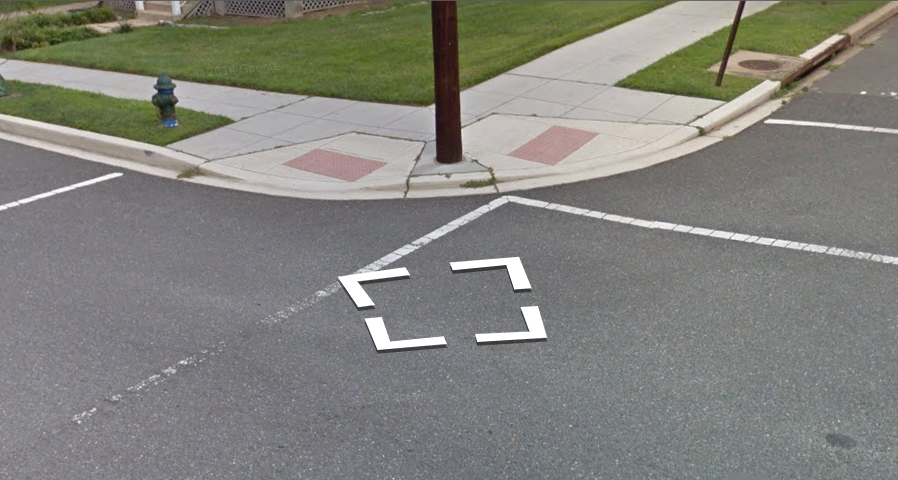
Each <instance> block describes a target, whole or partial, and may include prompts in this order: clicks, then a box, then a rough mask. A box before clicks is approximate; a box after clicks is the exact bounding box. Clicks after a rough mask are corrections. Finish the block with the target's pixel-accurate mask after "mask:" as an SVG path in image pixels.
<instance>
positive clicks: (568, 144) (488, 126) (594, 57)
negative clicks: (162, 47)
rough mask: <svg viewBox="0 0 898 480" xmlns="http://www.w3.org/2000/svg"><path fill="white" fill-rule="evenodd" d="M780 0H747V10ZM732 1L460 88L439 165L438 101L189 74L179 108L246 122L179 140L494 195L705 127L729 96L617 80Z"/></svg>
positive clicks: (100, 80) (307, 188)
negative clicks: (444, 160) (308, 91)
mask: <svg viewBox="0 0 898 480" xmlns="http://www.w3.org/2000/svg"><path fill="white" fill-rule="evenodd" d="M775 3H777V2H772V1H758V2H749V3H748V4H747V5H746V12H745V16H748V15H751V14H754V13H757V12H759V11H761V10H764V9H766V8H768V7H769V6H771V5H773V4H775ZM734 8H735V7H734V4H733V2H696V1H688V2H677V3H674V4H672V5H669V6H667V7H664V8H661V9H658V10H656V11H654V12H652V13H649V14H647V15H644V16H642V17H639V18H637V19H635V20H632V21H630V22H627V23H625V24H622V25H619V26H617V27H614V28H612V29H609V30H606V31H605V32H602V33H599V34H597V35H594V36H592V37H589V38H586V39H583V40H580V41H578V42H575V43H573V44H570V45H568V46H565V47H563V48H561V49H558V50H556V51H554V52H552V53H550V54H548V55H546V56H544V57H541V58H539V59H537V60H534V61H532V62H530V63H528V64H525V65H522V66H520V67H518V68H515V69H513V70H512V71H510V72H508V73H506V74H503V75H500V76H498V77H495V78H493V79H491V80H489V81H487V82H485V83H483V84H480V85H477V86H475V87H473V88H471V89H469V90H467V91H465V92H463V93H462V121H463V125H464V126H465V129H464V142H465V152H466V154H467V155H468V156H469V157H471V158H472V159H473V160H474V161H471V162H464V163H463V164H460V165H452V166H446V165H441V164H437V163H436V162H435V161H434V155H433V151H434V143H433V139H434V109H433V106H431V107H409V106H401V105H384V104H375V103H366V102H358V101H349V100H340V99H331V98H319V97H306V96H302V95H289V94H281V93H272V92H260V91H254V90H248V89H240V88H234V87H225V86H216V85H207V84H199V83H193V82H182V81H178V80H177V79H175V82H176V83H177V84H178V88H177V90H176V94H177V95H178V97H179V99H180V100H181V102H180V103H179V106H180V107H183V108H188V109H192V110H197V111H202V112H207V113H213V114H219V115H224V116H227V117H229V118H232V119H234V120H236V122H235V123H234V124H232V125H229V126H227V127H224V128H221V129H218V130H215V131H212V132H208V133H206V134H203V135H199V136H196V137H193V138H190V139H187V140H184V141H181V142H178V143H175V144H172V145H169V148H171V149H174V150H177V151H179V152H183V153H186V154H189V155H193V156H196V157H199V158H201V159H203V160H205V161H206V163H204V164H203V165H202V167H201V171H206V172H208V173H213V174H218V175H226V176H229V177H234V178H237V179H240V180H243V181H246V182H251V183H254V184H259V185H270V186H272V187H277V188H284V189H288V190H296V191H298V192H304V193H307V194H308V195H310V196H317V197H327V198H359V197H372V198H373V197H380V198H383V197H387V198H392V197H404V196H418V195H432V194H437V195H442V194H447V193H450V191H451V193H454V194H463V193H485V192H486V191H492V192H495V191H496V187H495V186H487V187H485V188H476V189H464V190H459V189H458V187H459V186H461V185H463V184H465V183H467V182H472V181H473V182H474V183H470V184H468V186H475V185H478V184H490V183H492V182H493V181H494V180H496V179H497V180H498V181H499V182H500V185H501V182H503V181H507V180H510V179H528V178H539V177H546V176H552V175H558V174H565V173H571V172H575V171H586V170H589V169H593V168H596V167H601V166H605V165H609V164H613V163H617V162H622V161H625V160H627V159H632V158H635V157H638V156H642V155H647V154H650V153H653V152H658V151H661V150H664V149H666V148H670V147H673V146H676V145H679V144H681V143H683V142H684V141H686V140H689V139H691V138H694V137H696V136H698V129H697V128H695V127H692V126H689V123H691V122H693V121H694V120H696V119H697V118H699V117H702V116H705V115H707V114H708V113H709V112H712V111H714V110H716V109H718V108H719V107H721V106H722V105H723V102H718V101H713V100H706V99H699V98H690V97H681V96H674V95H666V94H660V93H652V92H642V91H635V90H627V89H622V88H617V87H614V86H613V84H614V83H616V82H617V81H619V80H621V79H623V78H625V77H627V76H629V75H631V74H633V73H635V72H637V71H639V70H641V69H643V68H645V67H647V66H649V65H651V64H652V63H654V62H656V61H658V60H660V59H661V58H663V57H664V56H665V55H667V54H669V53H672V52H674V51H676V50H679V49H681V48H683V47H686V46H688V45H690V44H692V43H694V42H695V41H697V40H699V39H701V38H703V37H705V36H707V35H710V34H711V33H713V32H715V31H717V30H719V29H721V28H724V27H726V26H727V25H729V23H730V22H731V21H732V15H733V12H734ZM0 73H2V74H3V75H4V77H6V78H7V79H10V80H21V81H26V82H35V83H43V84H51V85H57V86H61V87H66V88H73V89H78V90H86V91H92V92H97V93H102V94H105V95H109V96H112V97H119V98H130V99H139V100H148V99H149V97H150V96H151V95H152V93H153V91H152V88H151V87H152V85H153V83H154V82H155V78H152V77H147V76H140V75H130V74H122V73H114V72H104V71H97V70H89V69H83V68H75V67H67V66H59V65H49V64H40V63H32V62H23V61H16V60H8V61H6V62H5V63H4V64H3V65H2V67H0Z"/></svg>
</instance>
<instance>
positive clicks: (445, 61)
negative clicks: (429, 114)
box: [430, 1, 464, 163]
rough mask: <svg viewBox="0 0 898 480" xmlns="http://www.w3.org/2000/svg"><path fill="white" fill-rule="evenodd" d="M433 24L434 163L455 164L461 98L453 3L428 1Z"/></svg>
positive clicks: (458, 152) (458, 153) (458, 154)
mask: <svg viewBox="0 0 898 480" xmlns="http://www.w3.org/2000/svg"><path fill="white" fill-rule="evenodd" d="M430 11H431V18H432V23H433V26H432V28H433V83H434V94H435V97H436V109H437V111H436V134H437V162H439V163H458V162H461V161H462V160H463V159H464V155H463V153H462V147H461V98H460V96H459V93H460V92H459V87H458V14H457V10H456V5H455V2H443V1H437V2H430Z"/></svg>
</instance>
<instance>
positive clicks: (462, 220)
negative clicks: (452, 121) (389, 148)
mask: <svg viewBox="0 0 898 480" xmlns="http://www.w3.org/2000/svg"><path fill="white" fill-rule="evenodd" d="M508 202H509V200H508V198H506V197H500V198H497V199H495V200H493V201H492V202H490V203H487V204H486V205H483V206H481V207H479V208H477V209H475V210H473V211H471V212H469V213H468V214H466V215H463V216H461V217H459V218H457V219H455V220H453V221H451V222H449V223H447V224H446V225H444V226H442V227H440V228H438V229H436V230H434V231H432V232H430V233H428V234H427V235H424V236H423V237H421V238H419V239H417V240H415V241H414V242H411V243H409V244H407V245H404V246H402V247H400V248H398V249H397V250H395V251H393V252H392V253H389V254H387V255H384V256H383V257H381V258H380V259H378V260H376V261H374V262H372V263H370V264H368V265H367V266H365V267H363V268H361V269H359V270H358V271H356V272H355V275H358V274H362V273H368V272H376V271H378V270H380V269H382V268H384V267H386V266H388V265H390V264H391V263H394V262H396V261H398V260H400V259H402V258H403V257H405V256H406V255H409V254H410V253H412V252H414V251H416V250H418V249H419V248H421V247H423V246H425V245H427V244H429V243H431V242H433V241H434V240H437V239H439V238H441V237H443V236H445V235H447V234H449V233H451V232H453V231H455V230H457V229H458V228H460V227H463V226H465V225H467V224H468V223H471V222H473V221H474V220H477V219H478V218H480V217H482V216H484V215H486V214H487V213H489V212H491V211H493V210H495V209H497V208H499V207H501V206H502V205H505V204H507V203H508ZM340 288H341V284H340V282H339V281H337V282H334V283H332V284H330V285H328V286H327V287H324V288H322V289H321V290H318V291H317V292H315V293H314V294H312V295H311V296H310V297H307V298H305V299H303V300H301V301H299V302H296V303H294V304H293V305H290V306H289V307H287V308H285V309H283V310H281V311H279V312H277V313H275V314H273V315H269V316H268V317H266V318H264V319H262V320H261V323H262V324H265V325H273V324H276V323H280V322H283V321H284V320H288V319H290V318H291V317H293V316H295V315H296V314H298V313H300V312H302V311H303V310H305V309H307V308H309V307H311V306H313V305H315V304H316V303H318V302H320V301H321V300H324V299H325V298H327V297H330V296H331V295H333V294H334V293H336V292H337V291H339V290H340ZM225 347H226V345H225V344H224V343H221V344H219V346H218V347H216V348H215V349H214V350H212V349H210V350H203V351H202V352H201V353H200V354H198V355H194V356H191V357H188V358H186V359H184V360H181V361H179V362H178V363H176V364H175V365H172V366H170V367H168V368H165V369H164V370H162V371H161V372H160V373H156V374H153V375H151V376H149V377H147V378H146V379H144V380H142V381H140V382H138V383H136V384H134V385H132V386H131V387H128V388H126V389H124V390H122V391H120V392H117V393H115V394H113V395H110V396H108V397H106V398H105V401H106V402H108V403H113V404H114V403H118V402H120V401H122V400H123V399H124V397H125V396H127V395H129V394H131V395H133V394H140V393H142V392H144V391H146V390H148V389H150V388H152V387H154V386H156V385H159V384H160V383H162V382H164V381H165V380H167V379H168V378H170V377H173V376H175V375H177V374H178V373H179V372H180V371H181V370H183V369H184V368H183V367H192V366H196V365H198V364H200V363H202V362H204V361H205V360H206V359H207V358H208V357H210V356H213V355H217V354H219V353H221V351H222V350H223V349H224V348H225ZM98 412H99V408H98V407H91V408H89V409H87V410H85V411H84V412H82V413H80V414H78V415H75V416H74V417H72V420H71V422H72V423H74V424H77V425H81V424H82V423H84V422H85V421H87V420H89V419H91V418H93V417H94V416H95V415H96V414H97V413H98Z"/></svg>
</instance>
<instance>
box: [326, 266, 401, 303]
mask: <svg viewBox="0 0 898 480" xmlns="http://www.w3.org/2000/svg"><path fill="white" fill-rule="evenodd" d="M393 256H394V257H397V256H398V255H396V254H394V255H393ZM397 278H409V273H408V270H406V269H404V268H396V269H393V270H384V271H379V272H366V273H356V274H353V275H346V276H343V277H339V279H340V283H341V284H343V288H345V289H346V293H348V294H349V297H350V298H352V301H353V303H355V306H356V308H368V307H373V306H374V302H373V301H371V297H369V296H368V294H367V293H366V292H365V289H364V288H362V285H361V283H362V282H373V281H376V280H393V279H397Z"/></svg>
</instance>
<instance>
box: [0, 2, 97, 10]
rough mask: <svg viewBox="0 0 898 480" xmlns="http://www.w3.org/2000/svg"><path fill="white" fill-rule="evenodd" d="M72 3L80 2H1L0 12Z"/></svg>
mask: <svg viewBox="0 0 898 480" xmlns="http://www.w3.org/2000/svg"><path fill="white" fill-rule="evenodd" d="M70 3H79V2H43V1H41V2H2V4H0V13H10V12H22V11H31V10H38V9H41V8H47V7H55V6H57V5H68V4H70Z"/></svg>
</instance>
